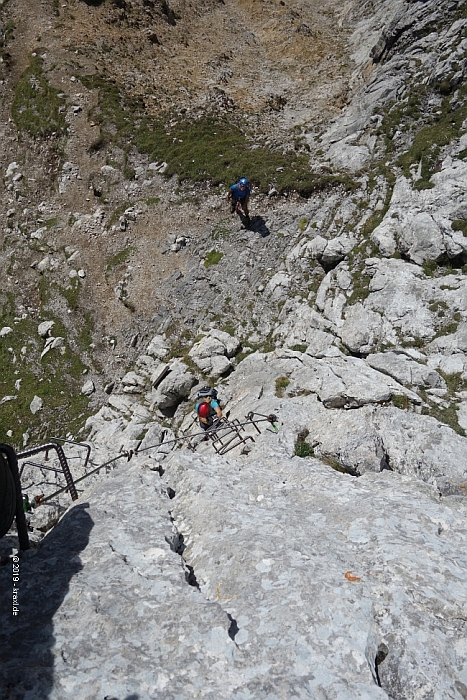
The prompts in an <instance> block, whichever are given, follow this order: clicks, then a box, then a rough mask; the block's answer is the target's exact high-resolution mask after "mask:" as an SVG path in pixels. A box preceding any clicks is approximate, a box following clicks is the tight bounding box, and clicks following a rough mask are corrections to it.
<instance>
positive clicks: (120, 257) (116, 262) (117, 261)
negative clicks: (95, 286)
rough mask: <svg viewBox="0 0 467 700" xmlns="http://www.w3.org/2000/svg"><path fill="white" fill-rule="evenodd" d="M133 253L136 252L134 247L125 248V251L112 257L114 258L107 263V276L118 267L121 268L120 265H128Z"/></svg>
mask: <svg viewBox="0 0 467 700" xmlns="http://www.w3.org/2000/svg"><path fill="white" fill-rule="evenodd" d="M133 251H134V247H133V246H128V248H124V249H123V250H120V251H119V252H118V253H115V255H112V257H111V258H110V259H109V260H108V261H107V264H106V266H105V274H107V273H108V272H110V271H111V270H113V269H115V268H116V267H119V266H120V265H124V264H125V263H127V262H128V260H129V257H130V255H131V253H132V252H133Z"/></svg>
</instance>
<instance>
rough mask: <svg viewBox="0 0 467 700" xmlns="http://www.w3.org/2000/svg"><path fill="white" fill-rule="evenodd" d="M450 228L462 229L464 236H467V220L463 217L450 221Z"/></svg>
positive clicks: (454, 229)
mask: <svg viewBox="0 0 467 700" xmlns="http://www.w3.org/2000/svg"><path fill="white" fill-rule="evenodd" d="M451 228H452V230H453V231H462V233H463V234H464V236H467V221H464V220H463V219H455V220H454V221H451Z"/></svg>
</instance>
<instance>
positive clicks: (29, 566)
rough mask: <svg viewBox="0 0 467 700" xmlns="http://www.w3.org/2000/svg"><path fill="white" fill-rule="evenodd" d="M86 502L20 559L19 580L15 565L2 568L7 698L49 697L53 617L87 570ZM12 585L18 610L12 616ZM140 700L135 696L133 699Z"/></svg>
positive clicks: (1, 654)
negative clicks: (84, 560) (14, 574)
mask: <svg viewBox="0 0 467 700" xmlns="http://www.w3.org/2000/svg"><path fill="white" fill-rule="evenodd" d="M87 507H88V504H87V503H84V504H82V505H78V506H75V507H74V508H72V509H71V510H70V511H68V513H66V514H65V515H64V517H63V519H62V520H61V521H60V523H59V524H58V525H57V526H56V528H55V529H54V530H52V532H51V533H50V534H49V535H47V537H45V538H44V540H43V541H42V543H41V545H40V547H39V549H38V550H37V552H36V553H35V554H34V552H33V551H32V550H29V552H27V553H26V554H24V555H22V556H21V559H20V561H19V582H18V583H15V584H13V582H12V564H11V563H8V564H7V565H5V566H4V567H2V569H0V596H1V600H2V603H3V604H2V609H1V612H0V627H1V630H2V640H1V643H0V658H1V659H2V664H1V668H0V690H1V692H0V695H1V697H2V698H4V700H23V698H26V697H27V698H32V697H34V700H45V699H46V698H48V697H49V694H50V692H51V691H52V688H53V673H54V653H53V651H54V644H55V637H54V634H53V617H54V615H55V613H56V611H57V610H58V609H59V608H60V606H61V605H62V603H63V600H64V598H65V596H66V594H67V592H68V589H69V584H70V581H71V579H72V578H73V576H75V575H76V574H77V573H78V572H79V571H81V569H82V568H83V567H82V565H81V562H80V559H79V554H80V552H82V551H83V550H84V549H85V548H86V545H87V544H88V542H89V533H90V532H91V530H92V527H93V525H94V522H93V520H92V518H91V517H90V515H89V514H88V513H87V510H86V509H87ZM13 585H15V586H16V587H17V589H18V594H17V595H18V607H19V613H18V614H17V615H16V616H14V615H13V614H12V610H13V604H12V597H13V590H12V588H13ZM132 700H136V698H132Z"/></svg>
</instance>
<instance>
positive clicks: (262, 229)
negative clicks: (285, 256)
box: [241, 215, 271, 238]
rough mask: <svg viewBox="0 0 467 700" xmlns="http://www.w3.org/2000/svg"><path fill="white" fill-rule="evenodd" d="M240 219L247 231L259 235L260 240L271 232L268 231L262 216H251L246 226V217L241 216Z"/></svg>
mask: <svg viewBox="0 0 467 700" xmlns="http://www.w3.org/2000/svg"><path fill="white" fill-rule="evenodd" d="M241 219H242V224H243V225H244V226H245V228H247V229H248V230H249V231H254V232H255V233H259V235H260V236H261V238H266V237H267V236H269V235H270V234H271V231H270V230H269V229H268V227H267V226H266V222H265V220H264V219H263V217H262V216H252V217H251V219H250V225H249V226H247V222H246V217H245V216H243V215H242V216H241Z"/></svg>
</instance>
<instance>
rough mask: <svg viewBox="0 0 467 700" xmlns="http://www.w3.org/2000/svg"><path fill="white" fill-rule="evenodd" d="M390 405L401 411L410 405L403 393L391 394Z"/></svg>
mask: <svg viewBox="0 0 467 700" xmlns="http://www.w3.org/2000/svg"><path fill="white" fill-rule="evenodd" d="M391 402H392V405H393V406H395V407H396V408H400V409H401V410H403V411H408V410H409V408H410V407H411V404H410V401H409V398H408V396H406V395H405V394H393V395H392V397H391Z"/></svg>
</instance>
